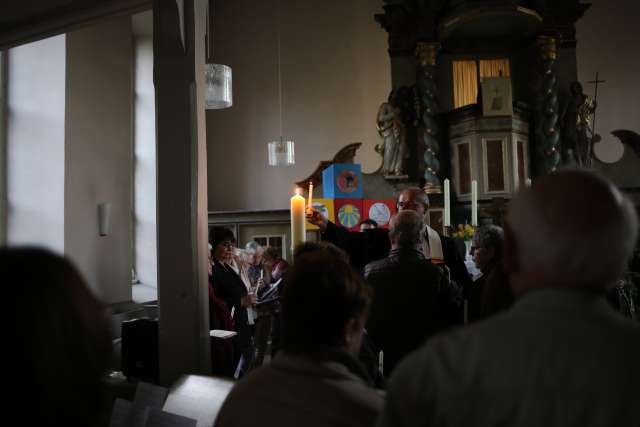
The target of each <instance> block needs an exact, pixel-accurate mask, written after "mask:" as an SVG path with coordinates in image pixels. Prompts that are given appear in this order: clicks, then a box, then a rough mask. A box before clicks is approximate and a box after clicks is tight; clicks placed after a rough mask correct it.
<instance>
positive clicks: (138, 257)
mask: <svg viewBox="0 0 640 427" xmlns="http://www.w3.org/2000/svg"><path fill="white" fill-rule="evenodd" d="M132 23H133V33H134V57H135V59H134V62H135V64H134V164H133V168H134V182H135V188H134V215H135V218H134V224H135V255H134V265H135V270H136V274H137V277H138V280H139V281H140V282H141V283H142V284H143V285H148V286H152V287H157V282H158V260H157V236H156V122H155V118H156V111H155V88H154V86H153V13H152V12H151V11H148V12H144V13H140V14H137V15H134V16H133V17H132Z"/></svg>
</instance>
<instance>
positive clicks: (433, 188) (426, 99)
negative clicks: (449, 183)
mask: <svg viewBox="0 0 640 427" xmlns="http://www.w3.org/2000/svg"><path fill="white" fill-rule="evenodd" d="M439 50H440V43H424V42H420V43H418V46H417V47H416V57H417V59H418V79H417V80H418V85H417V87H418V95H419V98H420V104H421V109H422V116H421V120H422V126H423V127H424V133H423V135H422V142H423V144H424V146H425V153H424V158H423V159H424V167H425V171H424V179H425V185H424V190H425V191H426V192H427V193H442V186H441V185H440V159H439V155H440V143H439V142H438V122H437V118H436V112H437V99H436V82H435V78H434V76H435V66H436V58H437V56H438V52H439Z"/></svg>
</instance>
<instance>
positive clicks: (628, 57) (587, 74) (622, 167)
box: [576, 0, 640, 187]
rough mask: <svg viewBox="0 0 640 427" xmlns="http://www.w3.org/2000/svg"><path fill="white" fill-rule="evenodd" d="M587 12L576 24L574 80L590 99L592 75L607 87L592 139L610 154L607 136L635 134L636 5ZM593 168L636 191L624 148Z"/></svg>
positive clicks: (605, 4) (615, 2)
mask: <svg viewBox="0 0 640 427" xmlns="http://www.w3.org/2000/svg"><path fill="white" fill-rule="evenodd" d="M590 3H592V6H591V8H590V9H589V10H588V11H587V13H586V14H585V16H584V17H583V18H582V19H581V20H580V21H578V25H577V34H576V38H577V39H578V50H577V59H578V78H579V80H580V81H581V82H582V85H583V87H584V90H585V93H587V94H589V95H590V96H593V95H594V86H593V85H591V84H588V83H587V82H588V81H589V80H594V77H595V74H596V71H597V72H599V74H600V79H603V80H606V83H604V84H603V85H601V86H600V87H599V88H598V109H597V113H596V114H597V115H596V133H599V134H600V135H602V143H604V144H607V146H608V147H611V149H615V144H616V142H617V138H616V137H614V136H613V135H611V131H612V130H616V129H629V130H632V131H635V132H636V133H640V84H638V77H639V76H640V54H639V53H640V50H639V47H638V44H639V43H640V27H638V17H640V2H637V1H629V0H591V1H590ZM596 167H598V168H599V169H601V170H602V171H603V172H604V173H605V174H606V175H608V176H609V177H611V178H612V179H613V180H614V181H615V182H616V183H617V184H618V185H621V186H623V187H640V173H639V171H640V158H639V157H638V156H637V155H636V154H635V153H634V152H633V151H632V150H631V149H630V148H629V147H625V149H624V156H623V158H622V159H621V160H620V161H619V162H616V163H613V164H609V165H607V164H602V163H599V162H596Z"/></svg>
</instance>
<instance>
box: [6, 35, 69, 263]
mask: <svg viewBox="0 0 640 427" xmlns="http://www.w3.org/2000/svg"><path fill="white" fill-rule="evenodd" d="M7 57H8V59H7V60H8V99H7V114H8V119H7V204H8V213H7V243H8V244H10V245H24V244H29V245H39V246H43V247H46V248H48V249H51V250H53V251H55V252H58V253H62V252H64V249H65V239H64V236H65V221H64V208H65V204H64V194H65V193H64V168H65V155H64V144H65V36H64V35H62V36H57V37H53V38H49V39H45V40H42V41H39V42H35V43H30V44H27V45H23V46H20V47H17V48H14V49H10V50H9V52H8V55H7Z"/></svg>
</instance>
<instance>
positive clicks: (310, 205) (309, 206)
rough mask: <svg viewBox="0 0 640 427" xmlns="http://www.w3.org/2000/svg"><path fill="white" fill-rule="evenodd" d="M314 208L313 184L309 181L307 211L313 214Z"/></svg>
mask: <svg viewBox="0 0 640 427" xmlns="http://www.w3.org/2000/svg"><path fill="white" fill-rule="evenodd" d="M312 208H313V182H311V181H309V201H308V202H307V210H308V211H309V212H311V209H312Z"/></svg>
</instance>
